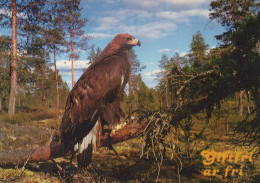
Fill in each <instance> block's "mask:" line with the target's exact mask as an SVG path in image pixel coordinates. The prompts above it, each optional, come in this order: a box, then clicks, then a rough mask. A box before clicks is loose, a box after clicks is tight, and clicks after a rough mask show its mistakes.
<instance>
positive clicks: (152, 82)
mask: <svg viewBox="0 0 260 183" xmlns="http://www.w3.org/2000/svg"><path fill="white" fill-rule="evenodd" d="M160 72H162V70H153V71H151V72H146V73H143V74H142V79H143V81H144V82H145V84H146V85H147V86H148V87H150V88H154V87H155V86H156V85H157V84H158V80H156V78H158V74H159V73H160Z"/></svg>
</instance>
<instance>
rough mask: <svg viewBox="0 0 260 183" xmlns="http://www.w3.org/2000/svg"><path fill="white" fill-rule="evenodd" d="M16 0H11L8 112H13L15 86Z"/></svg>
mask: <svg viewBox="0 0 260 183" xmlns="http://www.w3.org/2000/svg"><path fill="white" fill-rule="evenodd" d="M16 13H17V10H16V0H12V59H11V68H10V70H11V83H10V85H11V88H10V99H9V108H8V113H9V114H10V115H13V114H15V99H16V87H17V68H16V66H17V16H16Z"/></svg>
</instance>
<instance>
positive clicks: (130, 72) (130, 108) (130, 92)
mask: <svg viewBox="0 0 260 183" xmlns="http://www.w3.org/2000/svg"><path fill="white" fill-rule="evenodd" d="M129 64H130V71H129V81H128V87H129V98H130V101H129V111H128V112H129V116H130V115H131V113H132V102H133V101H132V67H131V64H132V63H131V62H129ZM129 120H131V117H130V118H129Z"/></svg>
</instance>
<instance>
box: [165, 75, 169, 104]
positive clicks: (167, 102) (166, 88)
mask: <svg viewBox="0 0 260 183" xmlns="http://www.w3.org/2000/svg"><path fill="white" fill-rule="evenodd" d="M164 84H165V100H166V108H169V99H168V97H169V93H168V91H169V90H168V77H167V71H165V73H164Z"/></svg>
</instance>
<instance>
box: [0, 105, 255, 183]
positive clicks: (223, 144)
mask: <svg viewBox="0 0 260 183" xmlns="http://www.w3.org/2000/svg"><path fill="white" fill-rule="evenodd" d="M230 105H233V104H230ZM62 113H63V111H62V110H47V111H35V112H29V113H25V112H20V113H18V114H16V115H15V116H13V117H12V118H11V119H10V117H9V116H8V115H7V114H0V124H1V125H2V126H1V127H0V149H7V148H8V149H17V148H25V147H31V146H40V145H44V144H46V143H49V137H50V134H51V133H52V129H53V128H58V126H59V122H60V120H61V116H62ZM221 119H223V118H220V120H221ZM230 119H234V120H235V117H234V116H231V117H230ZM194 120H195V122H196V124H195V125H194V126H193V129H192V130H191V131H192V133H198V132H199V130H198V129H201V126H200V125H201V124H204V123H205V121H204V120H205V115H204V114H198V117H196V119H194ZM211 120H212V121H210V122H209V126H208V127H210V128H208V129H207V130H206V131H205V135H204V137H203V139H201V140H200V141H199V142H198V143H196V146H195V147H194V150H193V154H192V167H187V166H183V167H184V168H183V170H182V171H181V172H180V177H179V176H178V166H180V162H179V161H177V160H176V158H175V159H174V158H172V154H171V152H172V150H171V149H169V147H167V149H166V154H165V156H164V160H163V164H162V166H161V171H160V175H159V179H158V180H159V182H178V179H179V178H180V179H181V182H184V183H185V182H194V183H200V182H201V183H202V182H203V183H206V182H216V183H220V182H254V181H255V180H259V176H258V175H259V174H260V172H259V169H260V161H259V160H258V159H257V158H255V159H254V161H253V162H245V163H243V164H241V163H238V164H230V165H232V166H233V167H237V166H240V165H244V166H245V168H244V172H243V173H244V175H243V176H228V177H224V175H223V172H224V171H225V168H226V167H227V166H228V165H229V164H228V163H225V164H221V163H215V164H214V165H212V166H204V165H203V164H202V160H203V158H202V157H201V156H200V154H199V153H198V152H199V151H201V150H203V149H205V148H207V149H210V150H215V151H217V152H224V151H230V152H233V153H235V152H238V151H242V152H243V153H245V154H246V153H248V152H249V151H250V149H249V148H248V147H245V146H244V147H239V146H234V144H232V136H230V135H229V134H228V133H226V131H225V130H223V129H222V128H224V129H225V126H221V125H222V124H223V123H220V122H219V123H218V125H217V126H215V125H214V121H217V118H216V117H215V116H213V118H212V119H211ZM223 125H224V124H223ZM198 126H200V127H198ZM216 128H220V130H219V129H216ZM179 145H180V148H181V149H182V151H181V152H176V154H177V153H178V156H179V158H180V159H181V162H182V164H183V165H184V164H185V155H186V154H185V153H186V152H185V143H179ZM114 148H115V149H116V151H117V152H118V154H119V157H117V156H116V155H115V153H114V152H113V151H110V150H108V149H107V148H104V147H103V148H100V149H98V151H97V152H95V153H94V156H93V163H92V165H93V166H92V167H90V168H88V169H87V171H80V172H78V171H77V169H76V168H75V167H74V168H73V167H72V168H71V169H69V170H66V171H65V173H64V174H61V173H59V172H58V171H57V167H56V166H55V164H54V163H53V162H51V161H46V162H39V163H29V164H27V165H26V166H25V168H26V169H25V171H24V172H23V174H21V170H22V167H20V168H18V169H16V168H10V167H9V168H8V167H0V182H1V181H3V182H7V181H8V180H11V179H12V178H16V182H62V181H63V182H128V183H131V182H155V181H156V178H157V172H158V166H157V164H155V161H154V158H153V156H152V155H150V156H148V158H147V157H146V156H144V157H143V158H141V159H140V155H141V139H140V138H137V139H132V140H128V141H125V142H122V143H119V144H116V145H114ZM69 158H70V157H65V158H57V159H55V161H56V162H57V163H58V164H59V165H60V166H61V167H63V168H64V169H66V167H68V165H69ZM73 163H74V165H75V166H76V159H74V161H73ZM194 167H195V169H192V168H194ZM206 168H211V169H214V168H215V169H216V168H217V169H220V171H221V173H219V174H218V175H217V176H203V175H202V173H203V171H204V170H205V169H206ZM20 175H21V176H20ZM257 176H258V177H257Z"/></svg>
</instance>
